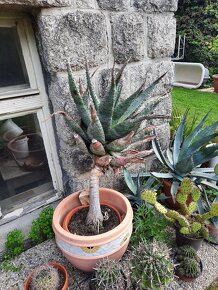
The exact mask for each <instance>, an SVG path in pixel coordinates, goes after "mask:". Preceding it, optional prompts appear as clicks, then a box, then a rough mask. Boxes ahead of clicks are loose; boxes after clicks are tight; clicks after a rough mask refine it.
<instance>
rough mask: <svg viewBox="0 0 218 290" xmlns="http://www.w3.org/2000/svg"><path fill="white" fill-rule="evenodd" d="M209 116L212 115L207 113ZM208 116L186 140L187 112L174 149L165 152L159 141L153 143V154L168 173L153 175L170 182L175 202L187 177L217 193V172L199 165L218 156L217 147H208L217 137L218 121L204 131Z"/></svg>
mask: <svg viewBox="0 0 218 290" xmlns="http://www.w3.org/2000/svg"><path fill="white" fill-rule="evenodd" d="M208 114H209V113H208ZM208 114H206V115H205V116H204V118H203V119H202V120H201V122H200V123H199V124H198V125H197V126H196V127H195V128H194V129H193V131H192V132H191V133H190V134H189V135H188V136H187V137H185V136H184V130H185V125H186V117H187V112H186V113H185V114H184V116H183V118H182V121H181V123H180V125H179V127H178V129H177V132H176V135H175V138H174V142H173V146H172V148H168V149H167V150H166V155H165V154H164V152H163V151H162V149H161V147H160V145H159V143H158V141H157V139H154V140H152V145H153V150H154V152H155V154H156V156H157V158H158V159H159V161H160V162H161V163H162V164H163V165H164V167H165V168H166V169H167V170H168V172H167V173H157V172H152V173H151V174H152V175H153V176H155V177H157V178H163V179H171V180H172V186H171V194H172V197H173V198H174V199H175V196H176V194H177V191H178V187H179V185H180V182H181V181H182V179H183V178H184V177H189V178H190V179H191V180H192V181H193V182H194V183H195V184H196V185H198V186H200V187H201V185H206V186H209V187H211V188H214V189H216V190H218V186H216V184H215V183H214V182H212V181H218V175H217V174H216V173H215V172H214V168H201V167H200V165H202V164H203V163H205V162H207V161H209V160H210V159H211V158H213V157H215V156H217V155H218V144H213V145H211V146H207V144H208V143H209V142H210V141H211V140H213V138H215V137H216V136H218V121H217V122H215V123H213V124H212V125H210V126H208V127H204V123H205V120H206V118H207V116H208Z"/></svg>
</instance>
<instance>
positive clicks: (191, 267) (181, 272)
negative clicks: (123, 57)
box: [175, 245, 203, 282]
mask: <svg viewBox="0 0 218 290" xmlns="http://www.w3.org/2000/svg"><path fill="white" fill-rule="evenodd" d="M175 262H176V267H175V274H176V276H177V277H179V278H180V279H181V280H183V281H186V282H192V281H193V280H195V279H196V278H198V277H199V276H200V275H201V273H202V271H203V265H202V262H201V259H200V258H199V257H198V255H197V252H196V250H195V249H194V248H193V247H191V246H188V245H185V246H182V247H179V248H178V250H177V252H176V255H175Z"/></svg>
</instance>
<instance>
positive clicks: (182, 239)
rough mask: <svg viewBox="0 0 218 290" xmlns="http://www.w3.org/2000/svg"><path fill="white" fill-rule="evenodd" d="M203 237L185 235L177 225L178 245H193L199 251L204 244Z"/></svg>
mask: <svg viewBox="0 0 218 290" xmlns="http://www.w3.org/2000/svg"><path fill="white" fill-rule="evenodd" d="M203 240H204V239H203V238H202V239H201V238H200V239H194V238H191V237H189V236H185V235H183V234H181V233H180V231H179V228H178V227H176V244H177V246H178V247H181V246H184V245H189V246H191V247H193V248H194V249H195V250H196V251H198V250H199V249H200V247H201V245H202V242H203Z"/></svg>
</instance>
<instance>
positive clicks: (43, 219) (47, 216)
mask: <svg viewBox="0 0 218 290" xmlns="http://www.w3.org/2000/svg"><path fill="white" fill-rule="evenodd" d="M53 213H54V209H53V208H52V207H48V208H45V209H43V210H42V211H41V212H40V214H39V217H38V218H37V219H35V220H34V221H33V222H32V225H31V229H30V232H29V238H30V239H31V240H32V241H33V242H34V243H35V244H39V243H41V242H43V241H45V240H48V239H52V238H53V237H54V232H53V230H52V218H53Z"/></svg>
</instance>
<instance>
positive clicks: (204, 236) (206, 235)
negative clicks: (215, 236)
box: [201, 226, 209, 239]
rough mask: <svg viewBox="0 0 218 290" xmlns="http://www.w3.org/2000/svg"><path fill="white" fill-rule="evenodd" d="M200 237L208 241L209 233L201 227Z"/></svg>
mask: <svg viewBox="0 0 218 290" xmlns="http://www.w3.org/2000/svg"><path fill="white" fill-rule="evenodd" d="M201 235H202V237H203V238H204V239H208V238H209V232H208V229H207V228H206V227H205V226H203V227H202V228H201Z"/></svg>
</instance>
